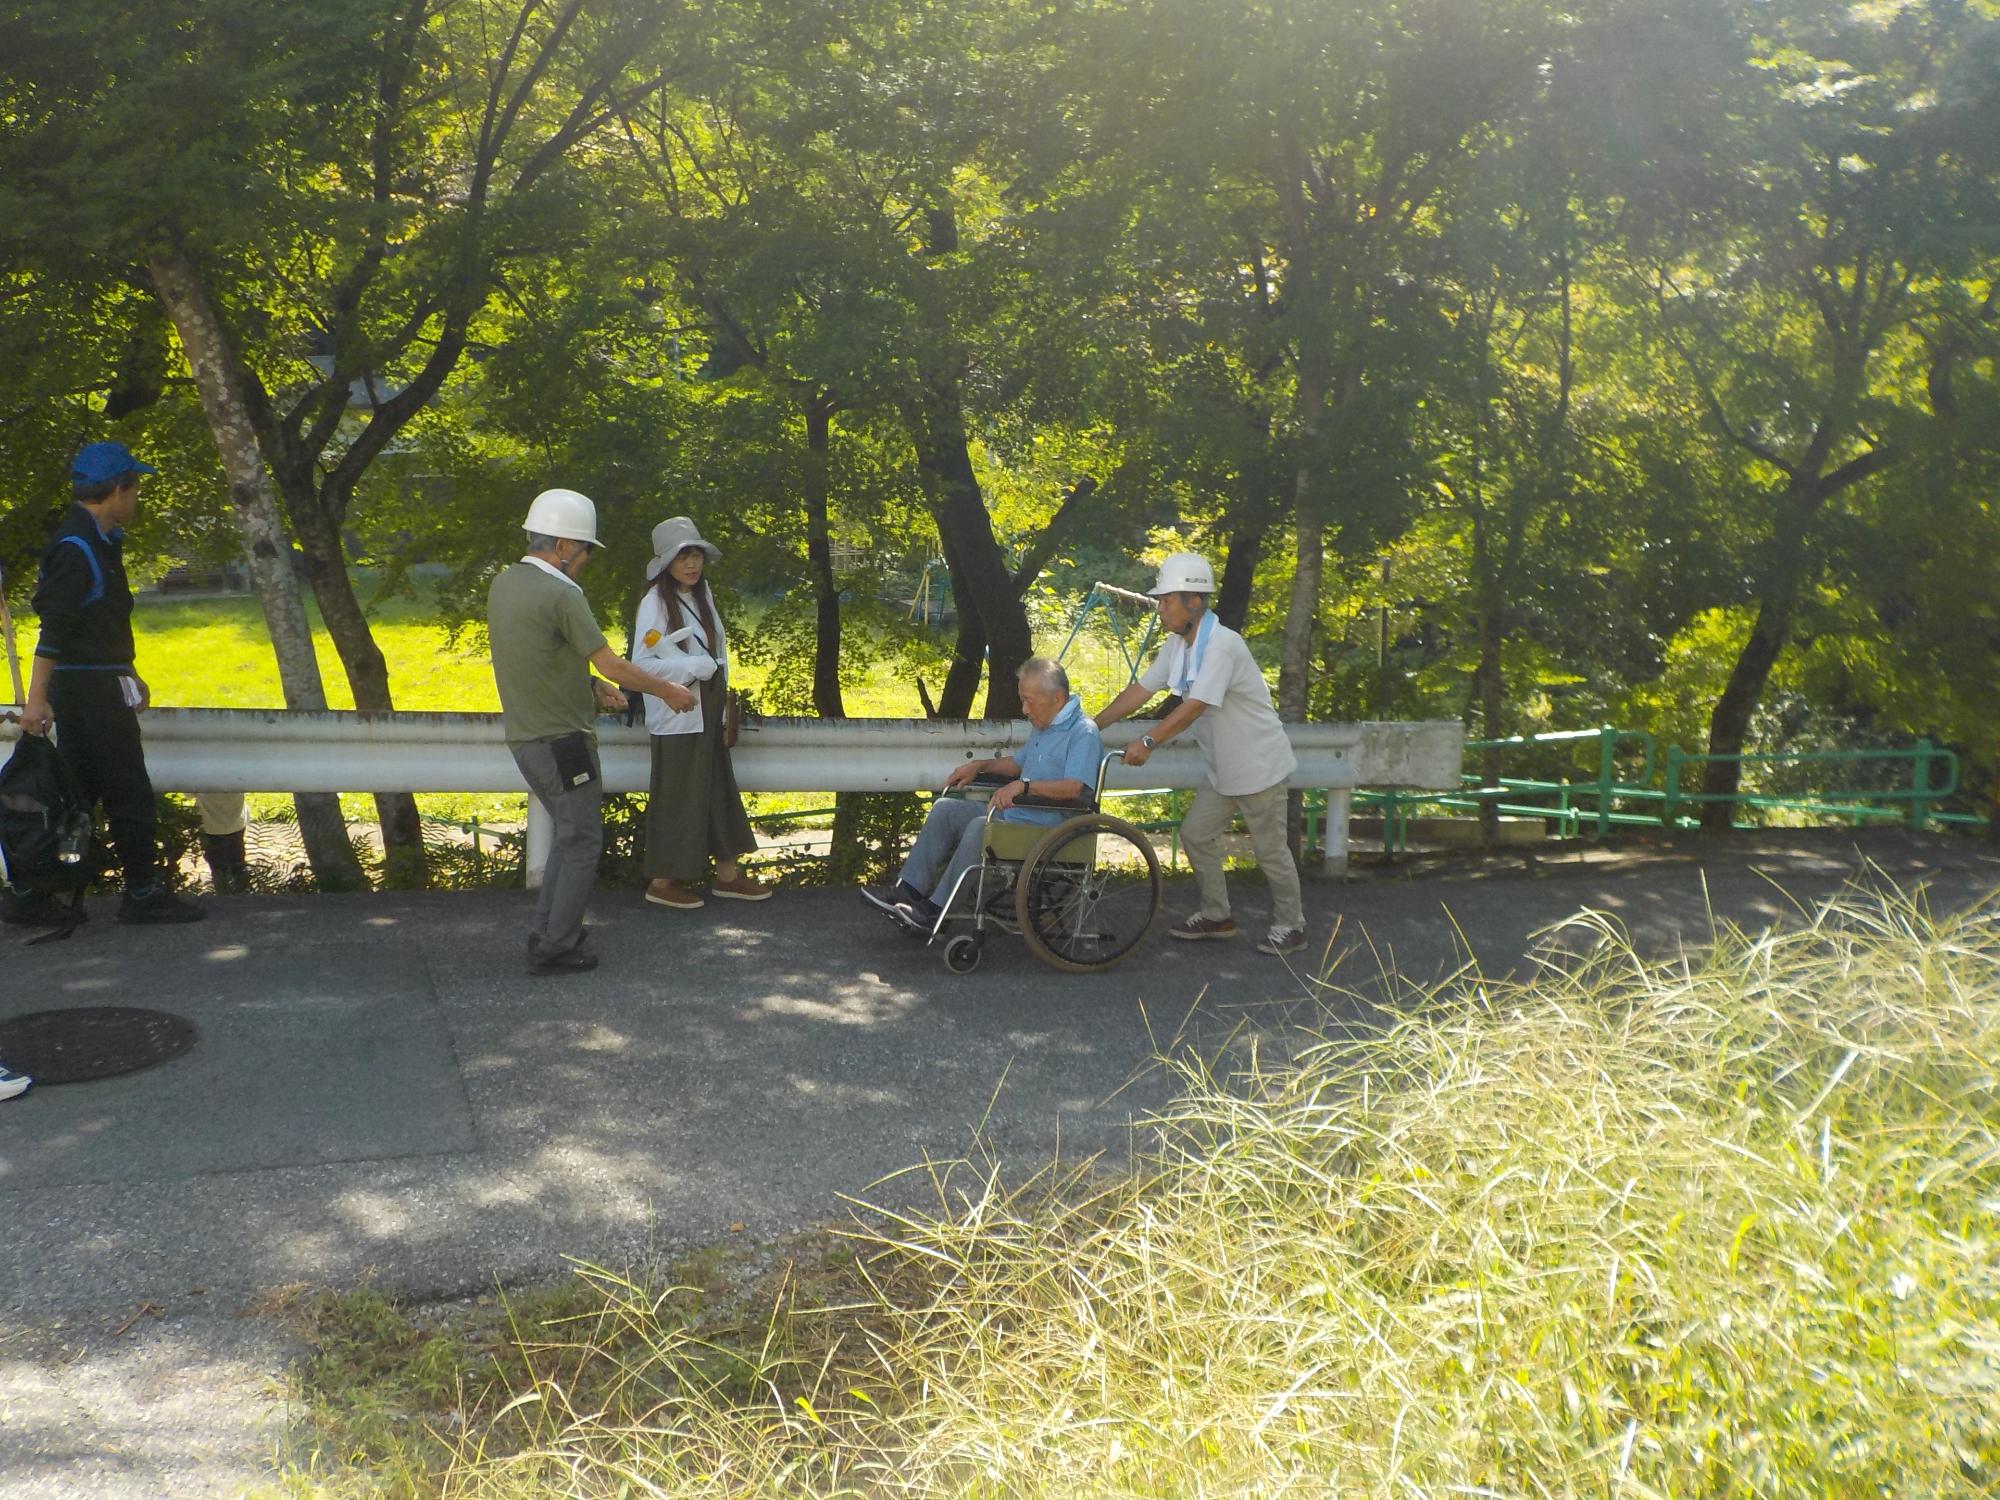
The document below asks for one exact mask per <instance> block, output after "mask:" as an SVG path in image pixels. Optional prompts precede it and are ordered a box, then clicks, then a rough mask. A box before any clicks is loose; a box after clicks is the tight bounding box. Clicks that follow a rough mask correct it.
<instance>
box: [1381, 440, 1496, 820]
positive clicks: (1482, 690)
mask: <svg viewBox="0 0 2000 1500" xmlns="http://www.w3.org/2000/svg"><path fill="white" fill-rule="evenodd" d="M1474 482H1475V483H1477V480H1476V479H1475V481H1474ZM1487 530H1488V528H1487V524H1486V506H1485V504H1484V503H1483V501H1480V502H1478V503H1476V506H1475V509H1474V510H1473V513H1472V576H1473V577H1474V578H1475V579H1477V580H1478V590H1479V592H1478V596H1477V598H1478V603H1477V608H1478V611H1479V665H1478V666H1476V667H1474V668H1473V672H1472V682H1473V691H1474V696H1475V698H1476V699H1477V701H1478V704H1479V718H1480V733H1481V738H1483V739H1488V740H1497V739H1499V738H1500V735H1501V730H1500V716H1501V713H1502V711H1503V708H1504V702H1503V699H1504V695H1505V690H1506V680H1505V677H1504V676H1503V674H1502V649H1503V646H1504V644H1505V642H1506V630H1507V625H1506V598H1505V594H1504V592H1503V584H1502V581H1501V579H1500V577H1499V575H1498V565H1497V563H1496V560H1495V558H1494V556H1493V546H1492V538H1491V537H1489V536H1488V535H1487ZM1385 568H1386V564H1385ZM1468 717H1470V715H1468ZM1479 784H1480V785H1481V786H1483V787H1491V786H1498V785H1499V784H1500V749H1499V747H1498V746H1497V745H1489V746H1488V747H1487V748H1486V749H1485V750H1484V751H1482V752H1481V754H1480V763H1479ZM1479 841H1480V843H1482V844H1484V845H1485V846H1486V847H1487V848H1489V849H1490V848H1492V847H1493V846H1494V845H1495V844H1497V843H1498V842H1499V841H1500V808H1499V805H1498V803H1496V802H1495V801H1494V800H1493V799H1492V798H1482V799H1481V800H1480V803H1479Z"/></svg>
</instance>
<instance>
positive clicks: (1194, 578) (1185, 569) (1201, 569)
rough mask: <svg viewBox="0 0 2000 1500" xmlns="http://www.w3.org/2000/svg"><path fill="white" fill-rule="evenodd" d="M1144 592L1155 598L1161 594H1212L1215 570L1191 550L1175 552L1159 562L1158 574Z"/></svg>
mask: <svg viewBox="0 0 2000 1500" xmlns="http://www.w3.org/2000/svg"><path fill="white" fill-rule="evenodd" d="M1146 592H1147V593H1149V594H1151V595H1152V596H1153V597H1154V598H1155V599H1157V598H1159V597H1160V595H1162V594H1212V593H1214V592H1215V570H1214V569H1213V568H1211V567H1210V566H1209V565H1208V560H1207V559H1206V558H1203V557H1199V556H1197V555H1196V554H1195V553H1192V552H1176V553H1175V554H1174V555H1173V556H1172V557H1170V558H1168V559H1167V560H1166V561H1165V562H1163V563H1161V564H1160V576H1159V577H1158V578H1157V579H1156V580H1154V583H1153V586H1152V587H1151V588H1149V589H1147V590H1146Z"/></svg>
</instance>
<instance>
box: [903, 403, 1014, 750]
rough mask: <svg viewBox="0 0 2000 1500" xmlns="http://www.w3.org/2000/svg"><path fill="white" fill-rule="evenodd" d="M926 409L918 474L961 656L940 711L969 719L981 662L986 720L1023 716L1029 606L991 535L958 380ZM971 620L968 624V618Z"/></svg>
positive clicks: (917, 434) (916, 430)
mask: <svg viewBox="0 0 2000 1500" xmlns="http://www.w3.org/2000/svg"><path fill="white" fill-rule="evenodd" d="M926 397H927V399H926V400H925V402H924V410H923V411H922V412H921V413H919V414H917V415H916V419H915V420H914V421H912V422H911V424H910V425H911V436H912V438H913V439H914V440H915V443H916V450H917V467H918V469H919V470H920V471H921V473H922V476H923V480H924V488H925V490H926V491H927V492H928V493H929V495H930V496H931V506H932V511H933V514H934V515H935V516H936V518H937V526H938V535H939V538H940V540H941V541H942V542H943V544H944V551H945V559H946V562H947V563H948V564H949V565H950V568H951V585H952V592H953V594H954V596H955V597H956V599H957V602H958V620H959V627H958V649H957V653H956V654H955V656H954V657H953V660H952V664H951V674H950V676H949V677H948V678H947V679H946V683H945V692H944V695H943V697H941V698H940V699H939V703H938V711H939V714H940V716H941V717H944V718H963V717H966V716H967V715H969V714H970V713H971V710H972V697H973V692H974V690H976V689H977V687H978V684H979V668H980V664H981V663H980V655H981V654H983V655H984V656H985V658H986V663H985V664H986V668H987V672H986V717H987V718H989V719H1015V718H1019V717H1020V715H1021V691H1020V685H1019V683H1017V682H1016V681H1015V673H1016V671H1017V670H1018V669H1019V667H1020V665H1021V663H1022V662H1024V661H1026V660H1027V659H1028V658H1029V656H1031V655H1032V654H1033V653H1034V637H1033V634H1032V632H1031V631H1030V630H1029V628H1028V611H1027V606H1026V605H1025V604H1024V603H1023V602H1022V600H1021V598H1020V597H1019V596H1018V595H1017V594H1016V593H1015V592H1014V582H1013V578H1012V575H1011V574H1010V573H1009V572H1008V569H1007V560H1006V558H1005V557H1004V556H1003V555H1002V554H1001V551H1000V543H999V542H998V540H996V539H995V537H994V535H993V519H992V517H991V516H989V515H988V514H987V513H986V499H985V496H984V495H982V494H981V493H980V489H979V477H978V475H977V474H975V473H974V472H973V468H972V453H971V450H970V449H969V448H968V447H967V446H966V441H965V411H964V407H963V405H962V403H961V401H960V398H959V392H958V381H957V379H956V377H952V376H945V377H941V378H938V379H936V380H934V381H933V382H932V383H931V388H930V390H929V391H928V392H927V393H926ZM968 616H971V617H973V619H972V620H971V621H970V624H968V619H967V617H968Z"/></svg>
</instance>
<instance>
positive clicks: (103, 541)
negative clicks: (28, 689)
mask: <svg viewBox="0 0 2000 1500" xmlns="http://www.w3.org/2000/svg"><path fill="white" fill-rule="evenodd" d="M34 606H35V613H36V614H37V615H39V616H40V617H41V622H42V638H41V640H40V642H39V643H38V644H37V645H36V647H35V655H37V656H45V657H48V658H49V659H50V660H51V661H52V662H54V663H55V669H56V670H57V671H58V672H74V671H100V672H102V671H118V672H129V671H131V670H132V586H131V584H130V583H128V582H127V581H126V579H125V533H124V532H123V531H121V530H119V529H118V528H116V527H114V528H112V531H111V534H110V535H109V536H106V535H105V534H104V533H103V532H101V531H99V530H98V529H97V518H96V517H95V516H93V515H91V513H90V512H89V511H88V510H86V509H85V508H84V507H83V506H82V505H72V506H70V508H69V512H68V514H67V515H65V516H64V517H63V519H62V524H61V525H60V526H59V527H57V528H56V533H55V535H54V537H52V538H51V539H50V541H49V545H48V548H47V550H46V551H44V552H43V553H42V574H41V579H40V581H39V582H38V583H37V584H36V585H35V599H34Z"/></svg>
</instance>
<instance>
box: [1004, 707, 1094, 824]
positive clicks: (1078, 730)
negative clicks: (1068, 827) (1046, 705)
mask: <svg viewBox="0 0 2000 1500" xmlns="http://www.w3.org/2000/svg"><path fill="white" fill-rule="evenodd" d="M1103 758H1104V737H1103V736H1102V735H1100V734H1099V733H1098V732H1097V723H1096V721H1095V720H1094V719H1092V718H1091V717H1090V716H1089V715H1088V714H1086V713H1084V711H1083V700H1082V699H1081V698H1079V697H1077V696H1076V694H1074V693H1071V694H1070V696H1069V702H1067V703H1065V704H1064V705H1063V706H1062V712H1060V713H1058V714H1057V715H1056V716H1055V718H1054V719H1052V720H1051V721H1050V722H1049V727H1048V728H1047V729H1035V730H1030V731H1029V733H1028V742H1027V743H1026V744H1025V745H1023V746H1022V747H1021V748H1020V750H1019V751H1018V752H1016V754H1015V756H1014V759H1015V761H1016V762H1018V763H1019V765H1020V767H1021V775H1022V777H1023V778H1025V779H1026V780H1028V781H1080V782H1082V783H1083V791H1084V795H1085V796H1086V797H1087V796H1089V795H1090V794H1091V793H1092V792H1093V791H1095V790H1096V789H1097V766H1098V762H1099V761H1101V760H1102V759H1103ZM1071 816H1073V815H1072V814H1070V813H1065V812H1057V811H1056V810H1055V809H1054V808H1052V807H1010V808H1008V809H1007V810H1006V811H1005V812H1003V813H1001V814H999V818H1000V820H1001V821H1002V822H1005V823H1044V824H1049V825H1051V826H1053V825H1054V824H1057V823H1060V822H1062V820H1063V819H1064V818H1067V817H1071Z"/></svg>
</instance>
